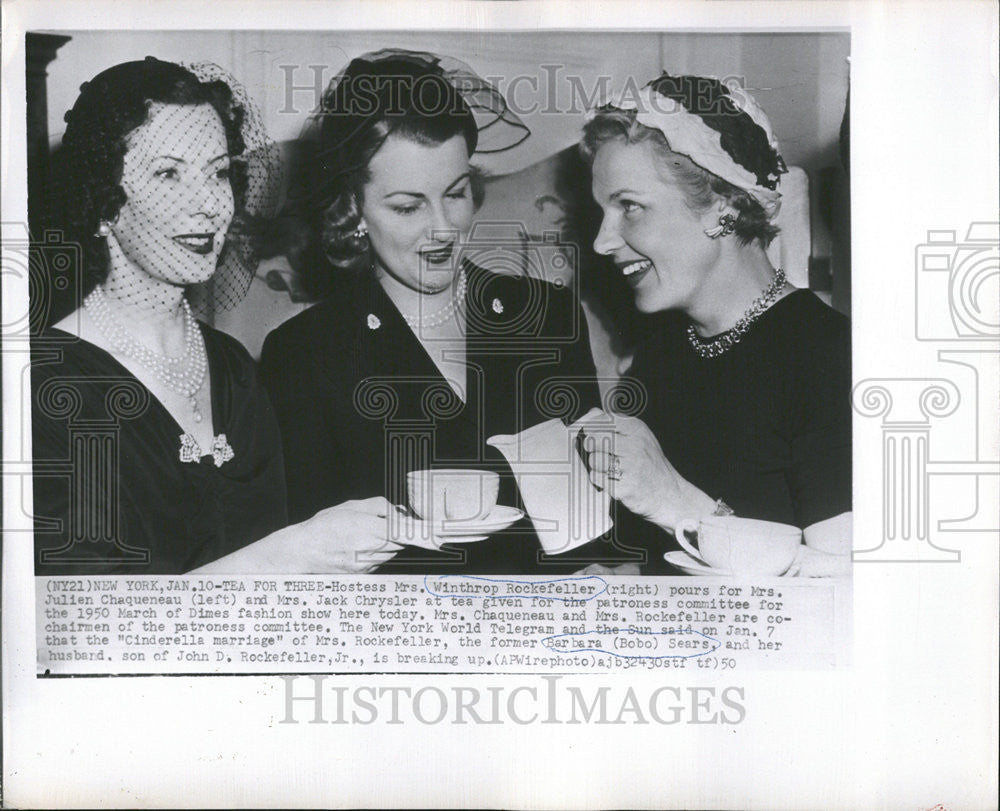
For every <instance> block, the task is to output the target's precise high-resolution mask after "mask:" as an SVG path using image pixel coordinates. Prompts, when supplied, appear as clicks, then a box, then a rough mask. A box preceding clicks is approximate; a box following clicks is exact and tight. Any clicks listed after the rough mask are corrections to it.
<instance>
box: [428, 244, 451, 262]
mask: <svg viewBox="0 0 1000 811" xmlns="http://www.w3.org/2000/svg"><path fill="white" fill-rule="evenodd" d="M454 252H455V243H454V242H449V243H448V244H447V245H445V246H444V247H442V248H437V249H436V250H433V251H421V252H420V255H421V256H422V257H423V258H424V260H426V261H427V262H428V263H429V264H432V265H443V264H445V263H446V262H449V261H450V260H451V256H452V254H453V253H454Z"/></svg>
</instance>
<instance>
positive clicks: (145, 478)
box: [32, 325, 287, 575]
mask: <svg viewBox="0 0 1000 811" xmlns="http://www.w3.org/2000/svg"><path fill="white" fill-rule="evenodd" d="M201 331H202V334H203V335H204V338H205V350H206V352H207V354H208V364H209V370H210V374H211V384H212V394H211V396H212V416H213V420H214V423H215V424H214V426H213V427H214V431H213V433H214V434H216V435H218V434H225V435H226V438H227V440H228V443H229V445H230V446H231V448H232V450H233V453H234V456H233V458H232V459H230V460H228V461H225V462H223V463H222V464H221V466H217V465H216V463H215V458H214V457H213V456H212V455H206V456H203V457H202V458H201V460H200V461H194V462H182V461H181V459H180V446H181V441H180V435H181V434H182V433H183V429H182V428H181V427H180V426H179V425H178V424H177V422H176V421H175V420H174V418H173V417H172V416H171V415H170V413H169V412H168V411H167V410H166V409H165V408H164V407H163V405H162V404H161V403H160V402H159V400H157V399H156V398H155V397H153V396H152V395H150V394H149V391H148V390H147V389H146V387H145V386H143V384H142V383H140V382H139V381H138V380H137V379H136V378H135V376H134V375H132V373H131V372H129V371H128V370H127V369H126V368H125V367H124V366H122V365H121V364H120V363H119V362H118V361H116V360H115V359H114V358H113V357H112V356H111V355H110V354H109V353H107V352H106V351H104V350H103V349H100V348H99V347H97V346H95V345H93V344H91V343H89V342H87V341H83V340H80V339H78V338H75V337H74V336H72V335H69V334H68V333H65V332H62V331H61V330H56V329H50V330H47V331H46V332H44V333H43V334H42V335H41V336H39V338H38V339H37V340H36V342H35V345H34V347H33V348H34V353H33V360H32V437H33V451H32V454H33V458H34V505H35V509H34V512H35V572H36V574H39V575H67V574H85V575H93V574H137V575H147V574H156V575H163V574H180V573H183V572H186V571H189V570H191V569H194V568H197V567H199V566H201V565H204V564H206V563H209V562H211V561H213V560H216V559H218V558H220V557H222V556H224V555H226V554H228V553H230V552H233V551H235V550H236V549H239V548H241V547H243V546H245V545H247V544H249V543H251V542H253V541H256V540H258V539H260V538H262V537H264V536H265V535H268V534H270V533H271V532H273V531H275V530H277V529H280V528H281V527H283V526H285V525H286V524H287V515H286V509H285V490H284V470H283V466H282V458H281V443H280V439H279V436H278V429H277V425H276V423H275V420H274V414H273V412H272V410H271V407H270V404H269V403H268V400H267V395H266V394H265V393H264V390H263V389H262V388H261V386H260V384H259V382H258V380H257V376H256V371H255V368H254V363H253V359H252V358H251V357H250V355H249V354H248V353H247V351H246V350H245V349H244V348H243V346H242V345H241V344H240V343H239V342H238V341H236V340H235V339H233V338H231V337H230V336H228V335H226V334H224V333H222V332H219V331H217V330H214V329H212V328H210V327H207V326H204V325H202V326H201ZM57 347H58V348H57ZM220 459H221V457H220ZM116 503H117V507H116V506H115V505H116Z"/></svg>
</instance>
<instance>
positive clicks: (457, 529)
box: [434, 504, 524, 542]
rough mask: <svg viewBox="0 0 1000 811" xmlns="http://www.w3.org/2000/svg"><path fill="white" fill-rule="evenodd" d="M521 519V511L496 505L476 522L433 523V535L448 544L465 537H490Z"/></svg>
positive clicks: (444, 521) (522, 512)
mask: <svg viewBox="0 0 1000 811" xmlns="http://www.w3.org/2000/svg"><path fill="white" fill-rule="evenodd" d="M522 518H524V511H523V510H519V509H517V507H504V506H502V505H500V504H498V505H497V506H496V507H494V508H493V509H492V510H490V514H489V515H487V516H486V517H485V518H481V519H479V520H478V521H450V520H448V519H445V520H443V521H435V522H434V534H435V535H440V536H441V537H442V538H448V540H449V542H453V541H452V539H453V538H457V537H459V538H460V537H463V536H466V535H490V534H492V533H494V532H499V531H500V530H502V529H507V527H509V526H510V525H511V524H513V523H514V522H515V521H520V520H521V519H522Z"/></svg>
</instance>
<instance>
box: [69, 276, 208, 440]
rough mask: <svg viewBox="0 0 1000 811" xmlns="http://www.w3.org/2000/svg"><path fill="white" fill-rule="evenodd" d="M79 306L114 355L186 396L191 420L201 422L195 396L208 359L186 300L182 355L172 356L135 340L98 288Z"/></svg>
mask: <svg viewBox="0 0 1000 811" xmlns="http://www.w3.org/2000/svg"><path fill="white" fill-rule="evenodd" d="M83 306H84V307H85V308H86V310H87V312H88V313H89V314H90V317H91V319H93V321H94V324H96V325H97V328H98V329H99V330H100V332H101V334H102V335H103V336H104V337H105V338H107V340H108V341H109V342H110V343H111V345H112V346H113V347H114V348H115V349H116V350H118V352H120V353H121V354H123V355H127V356H128V357H130V358H133V359H134V360H136V361H138V362H139V363H140V364H142V365H143V366H145V367H146V368H147V369H149V370H150V371H151V372H152V373H153V374H154V375H156V378H157V380H159V381H160V382H161V383H163V385H165V386H166V387H167V388H168V389H170V390H171V391H174V392H177V393H178V394H180V395H181V396H183V397H186V398H187V400H188V403H189V404H190V405H191V411H192V414H193V416H194V421H195V422H201V420H202V415H201V409H199V408H198V400H197V399H196V397H195V395H197V393H198V392H199V391H200V390H201V387H202V385H203V384H204V382H205V372H206V371H207V369H208V357H207V355H206V353H205V343H204V340H203V339H202V337H201V330H200V329H198V324H197V322H196V321H195V320H194V316H193V315H192V314H191V307H190V306H189V305H188V303H187V299H185V298H182V299H181V306H182V308H183V310H184V354H183V355H179V356H176V357H171V356H168V355H160V354H159V353H157V352H153V351H152V350H151V349H149V348H148V347H146V346H144V345H143V344H142V343H140V342H139V341H138V340H136V338H135V337H133V336H132V334H131V333H130V332H129V331H128V330H127V329H125V327H124V326H123V325H122V323H121V321H120V319H119V318H118V316H116V315H115V314H114V312H113V311H112V309H111V306H110V305H109V304H108V297H107V294H106V293H105V292H104V287H103V286H102V285H97V287H95V288H94V289H93V291H92V292H91V293H90V295H88V296H87V297H86V298H85V299H84V300H83Z"/></svg>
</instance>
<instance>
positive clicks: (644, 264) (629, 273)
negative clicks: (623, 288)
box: [618, 259, 653, 282]
mask: <svg viewBox="0 0 1000 811" xmlns="http://www.w3.org/2000/svg"><path fill="white" fill-rule="evenodd" d="M651 267H653V263H652V262H650V261H649V260H648V259H637V260H635V261H634V262H626V263H625V264H620V265H618V269H619V270H620V271H621V272H622V276H624V277H625V278H626V279H628V280H629V281H630V282H637V281H638V280H639V279H640V278H641V277H642V276H644V275H645V274H646V272H647V271H648V270H649V269H650V268H651Z"/></svg>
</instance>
